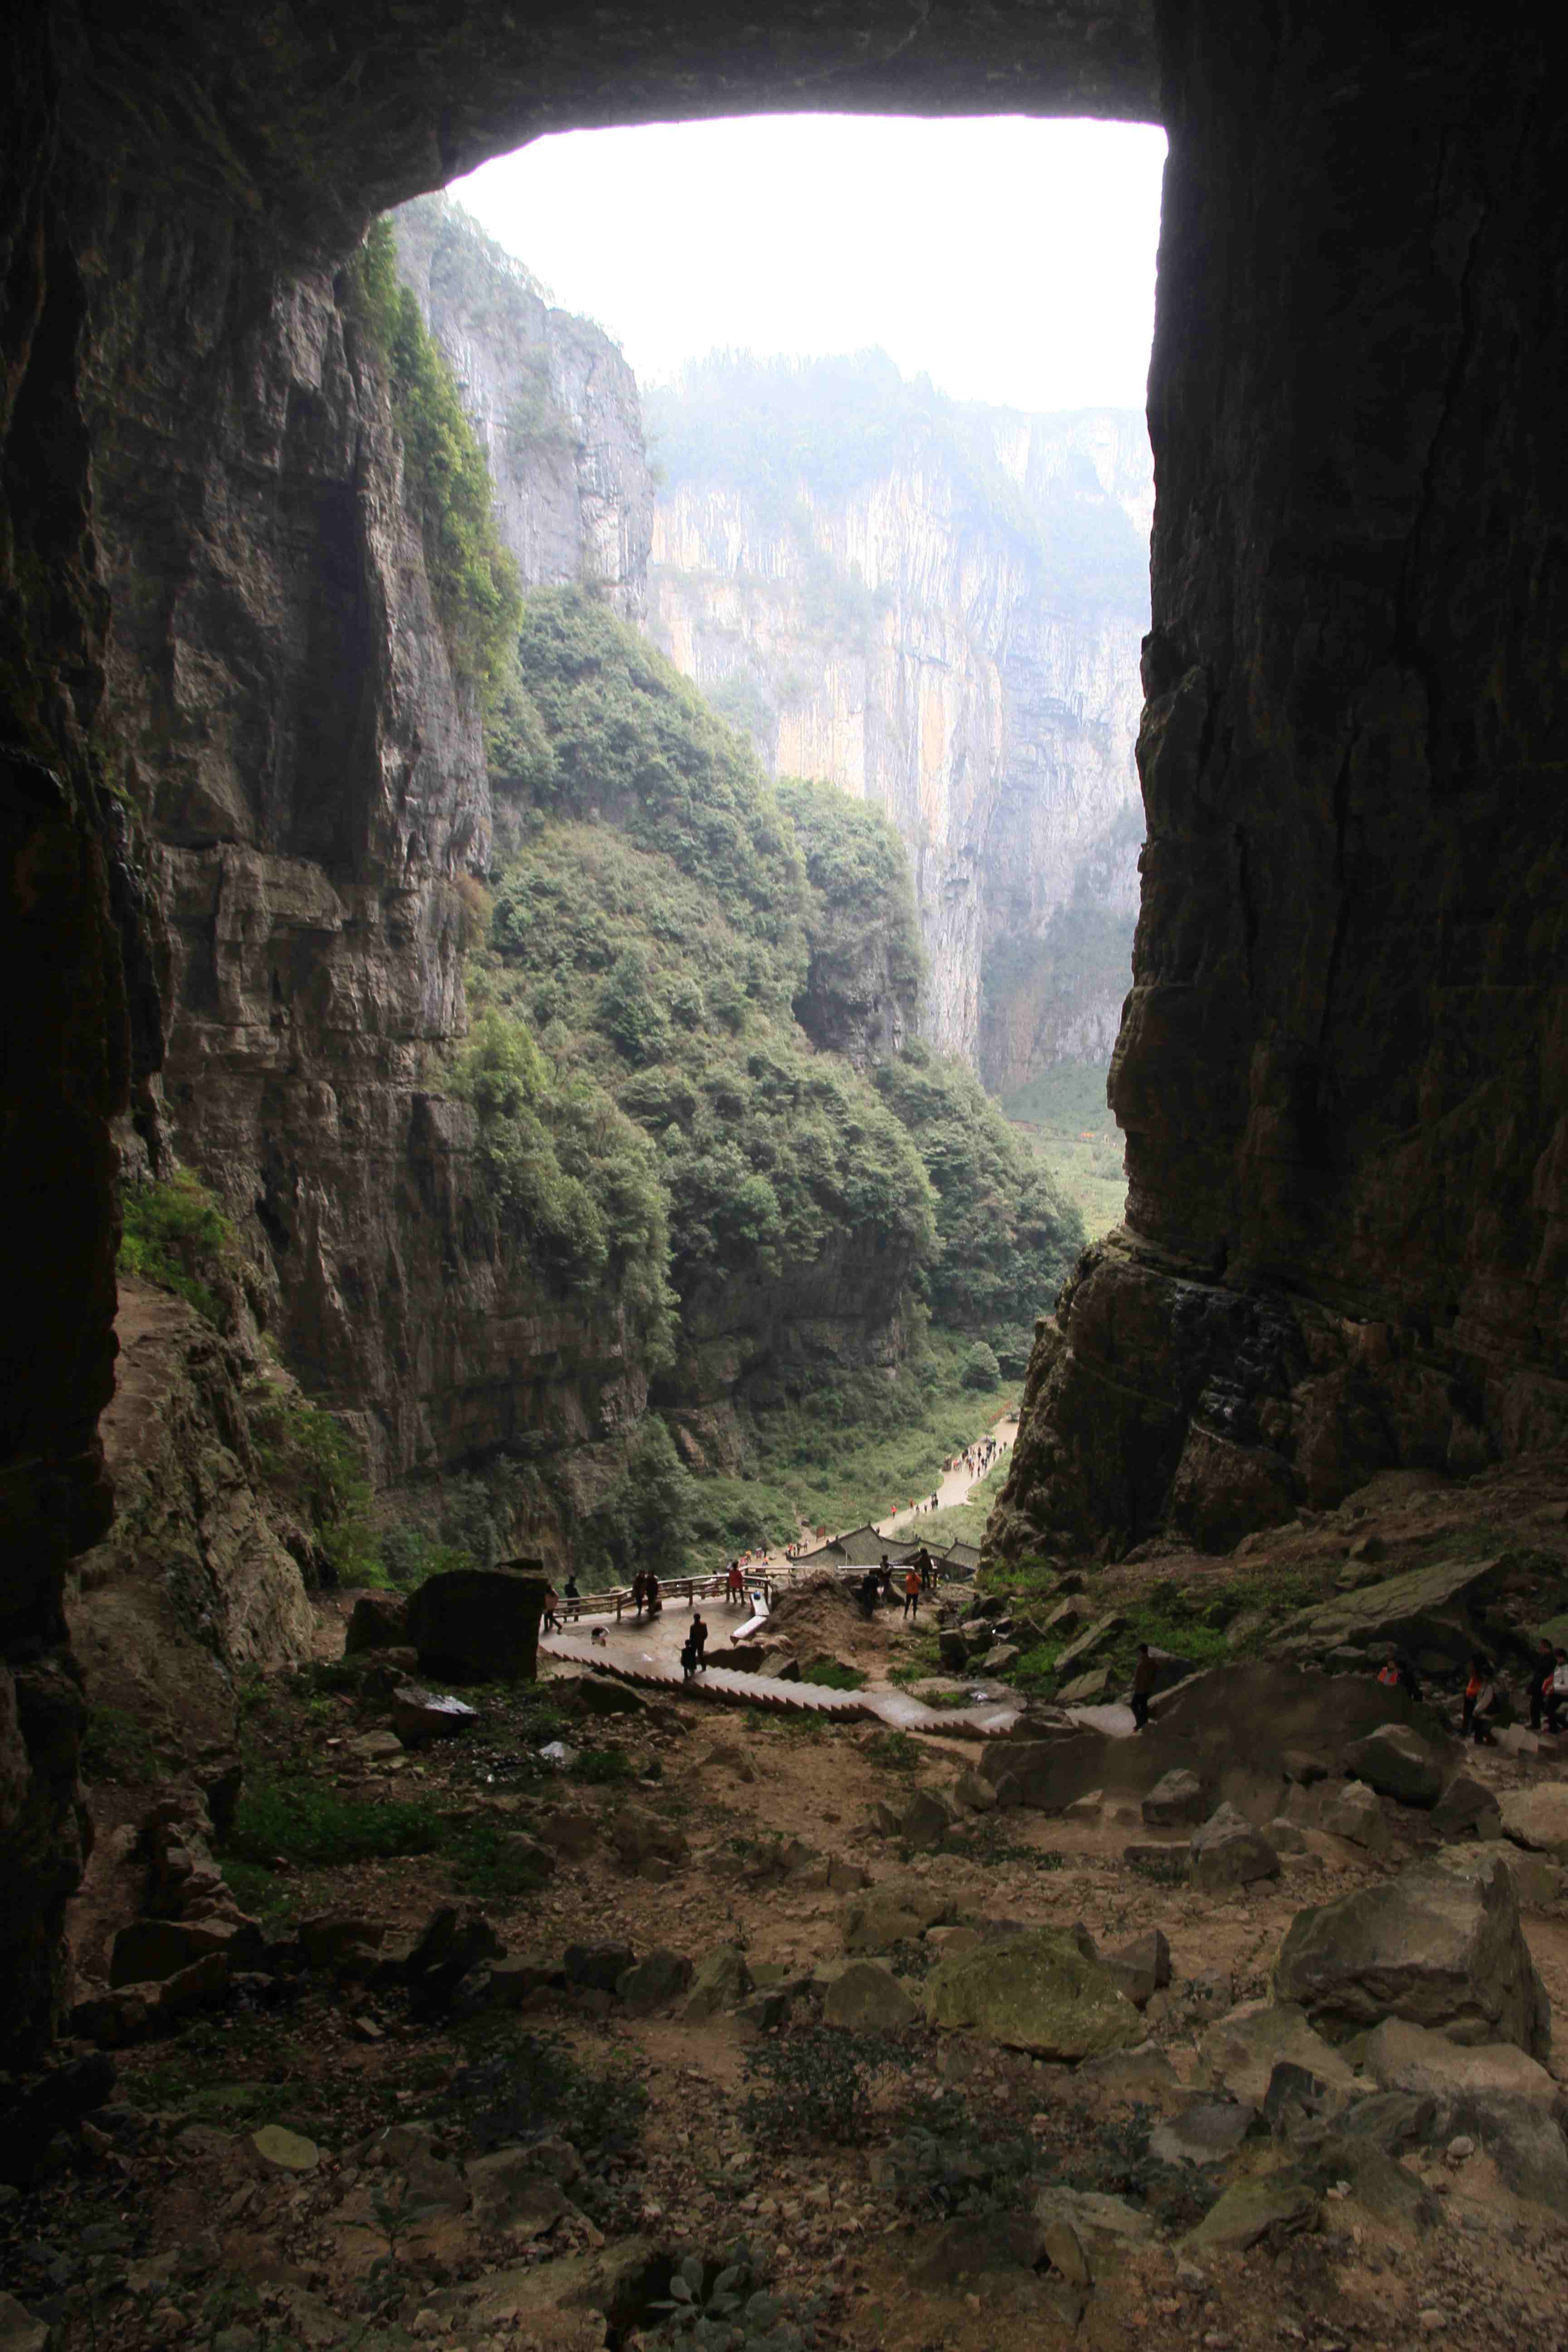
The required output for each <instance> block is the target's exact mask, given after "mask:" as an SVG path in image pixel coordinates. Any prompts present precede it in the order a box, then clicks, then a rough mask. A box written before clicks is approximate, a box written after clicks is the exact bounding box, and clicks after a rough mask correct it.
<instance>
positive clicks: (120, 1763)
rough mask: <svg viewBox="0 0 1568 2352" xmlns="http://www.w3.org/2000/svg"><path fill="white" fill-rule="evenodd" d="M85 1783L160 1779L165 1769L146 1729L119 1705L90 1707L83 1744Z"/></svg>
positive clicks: (82, 1756)
mask: <svg viewBox="0 0 1568 2352" xmlns="http://www.w3.org/2000/svg"><path fill="white" fill-rule="evenodd" d="M81 1771H82V1778H83V1779H84V1780H89V1781H95V1782H98V1783H100V1784H101V1783H102V1782H104V1781H106V1780H132V1781H135V1780H162V1779H163V1766H162V1765H161V1764H160V1763H159V1761H158V1756H157V1751H156V1749H155V1748H153V1742H152V1739H151V1738H150V1736H149V1734H148V1732H147V1730H146V1728H145V1727H144V1726H143V1725H142V1724H140V1723H138V1722H137V1720H136V1717H134V1716H133V1715H128V1714H127V1713H126V1711H125V1709H124V1708H123V1707H120V1706H89V1708H88V1711H87V1729H86V1731H85V1733H84V1734H83V1737H82V1743H81Z"/></svg>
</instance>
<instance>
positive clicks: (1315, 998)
mask: <svg viewBox="0 0 1568 2352" xmlns="http://www.w3.org/2000/svg"><path fill="white" fill-rule="evenodd" d="M1405 13H1406V18H1407V21H1406V22H1405V23H1403V24H1401V25H1399V26H1394V25H1392V24H1388V23H1385V22H1384V20H1382V19H1375V20H1374V19H1369V18H1368V16H1366V14H1365V12H1364V11H1362V10H1360V9H1355V10H1352V9H1348V8H1339V9H1331V10H1328V11H1322V10H1319V11H1315V12H1313V14H1312V15H1311V16H1310V19H1309V18H1300V19H1298V18H1296V17H1295V16H1292V15H1291V14H1289V12H1286V11H1284V10H1279V9H1276V10H1262V11H1258V12H1253V13H1250V14H1247V15H1246V16H1238V15H1237V12H1235V11H1233V10H1231V9H1230V8H1228V7H1226V6H1224V5H1217V0H1208V5H1204V6H1199V7H1195V8H1192V9H1188V10H1184V11H1181V12H1175V11H1172V12H1171V13H1170V15H1169V16H1168V18H1167V37H1166V58H1165V89H1166V116H1167V121H1168V125H1169V130H1170V136H1171V157H1170V162H1169V164H1168V167H1167V174H1166V185H1165V199H1164V218H1163V235H1162V243H1161V252H1160V278H1159V314H1158V325H1157V330H1156V336H1155V346H1154V354H1153V362H1152V373H1151V379H1150V403H1149V415H1150V428H1151V434H1152V441H1153V446H1154V454H1155V466H1156V481H1157V489H1158V511H1157V514H1156V520H1155V531H1154V541H1153V629H1152V635H1151V636H1150V638H1149V640H1148V642H1147V645H1146V647H1145V658H1144V684H1145V691H1146V694H1147V697H1148V701H1147V706H1146V709H1145V715H1144V721H1143V729H1142V741H1141V745H1140V768H1141V772H1142V782H1143V789H1144V797H1145V802H1146V804H1147V813H1148V846H1147V848H1146V850H1145V852H1144V855H1143V862H1142V874H1143V881H1142V914H1141V919H1140V922H1139V927H1138V935H1137V945H1136V950H1135V954H1134V966H1133V988H1132V992H1131V996H1130V998H1129V1000H1128V1004H1127V1008H1126V1013H1125V1017H1124V1021H1123V1025H1122V1031H1121V1040H1120V1044H1119V1045H1118V1048H1117V1054H1116V1059H1115V1064H1114V1068H1113V1072H1112V1077H1111V1086H1110V1093H1111V1100H1112V1104H1113V1107H1114V1108H1115V1110H1116V1113H1117V1117H1118V1118H1119V1120H1120V1121H1121V1125H1122V1127H1123V1129H1125V1131H1126V1134H1127V1141H1128V1155H1127V1156H1128V1173H1129V1186H1130V1196H1129V1203H1128V1220H1127V1228H1126V1232H1125V1234H1124V1235H1123V1236H1122V1238H1121V1239H1120V1240H1118V1241H1115V1242H1113V1243H1111V1244H1109V1245H1108V1246H1106V1247H1105V1248H1104V1249H1103V1250H1101V1251H1100V1252H1099V1253H1097V1254H1096V1255H1095V1256H1094V1257H1093V1258H1092V1260H1091V1261H1090V1262H1089V1265H1087V1266H1086V1267H1085V1268H1084V1269H1082V1270H1080V1276H1079V1280H1078V1281H1077V1283H1076V1285H1075V1286H1074V1287H1073V1289H1072V1291H1071V1293H1070V1295H1069V1296H1068V1297H1067V1298H1066V1299H1065V1300H1064V1305H1063V1311H1062V1312H1061V1314H1060V1316H1059V1317H1058V1320H1057V1322H1056V1324H1055V1325H1054V1326H1053V1327H1052V1328H1050V1329H1049V1330H1048V1331H1047V1335H1046V1338H1045V1339H1044V1341H1043V1343H1042V1347H1041V1349H1040V1351H1039V1354H1038V1356H1037V1363H1036V1366H1035V1369H1034V1374H1033V1390H1034V1397H1033V1402H1032V1404H1031V1409H1030V1412H1029V1414H1028V1416H1027V1419H1026V1427H1025V1430H1024V1433H1023V1436H1022V1438H1021V1441H1020V1444H1019V1447H1018V1451H1017V1455H1016V1465H1015V1469H1014V1472H1013V1476H1012V1479H1011V1482H1010V1486H1009V1488H1008V1491H1007V1495H1006V1496H1005V1501H1004V1506H1003V1509H1002V1511H1001V1513H1000V1515H999V1517H998V1520H997V1522H996V1525H995V1527H994V1530H993V1533H994V1539H995V1540H996V1541H998V1542H999V1543H1000V1544H1002V1545H1003V1546H1004V1547H1005V1548H1006V1549H1013V1550H1016V1549H1026V1548H1030V1547H1032V1546H1034V1545H1037V1544H1038V1543H1039V1542H1040V1541H1041V1540H1042V1539H1044V1540H1045V1541H1046V1542H1047V1545H1050V1544H1059V1543H1064V1542H1065V1543H1069V1544H1071V1543H1084V1542H1088V1543H1095V1544H1099V1543H1102V1542H1105V1541H1106V1540H1107V1539H1109V1541H1110V1544H1111V1547H1112V1548H1115V1547H1117V1546H1118V1545H1120V1544H1123V1543H1125V1542H1127V1541H1130V1540H1132V1539H1135V1538H1137V1537H1138V1536H1139V1535H1141V1534H1143V1533H1146V1532H1147V1531H1148V1530H1149V1528H1151V1527H1152V1526H1154V1525H1156V1524H1158V1523H1159V1522H1160V1521H1161V1520H1162V1519H1163V1518H1164V1517H1166V1515H1167V1514H1170V1515H1171V1516H1173V1517H1174V1519H1175V1520H1176V1522H1177V1524H1178V1525H1180V1526H1182V1527H1184V1528H1187V1529H1189V1530H1190V1531H1192V1532H1194V1533H1195V1534H1197V1535H1198V1536H1199V1538H1201V1539H1202V1540H1204V1541H1205V1542H1209V1543H1212V1544H1213V1545H1215V1547H1224V1546H1226V1545H1227V1544H1228V1543H1229V1542H1231V1541H1233V1540H1234V1538H1235V1537H1236V1536H1237V1535H1238V1534H1240V1533H1241V1532H1243V1531H1244V1530H1245V1528H1247V1527H1248V1526H1253V1525H1257V1524H1258V1522H1259V1520H1260V1519H1270V1518H1273V1519H1279V1518H1286V1517H1290V1516H1291V1515H1292V1513H1293V1512H1294V1510H1295V1509H1296V1508H1297V1507H1299V1506H1300V1504H1301V1503H1303V1502H1304V1503H1307V1504H1308V1505H1313V1506H1321V1505H1323V1504H1326V1503H1331V1502H1333V1501H1336V1500H1338V1499H1339V1497H1340V1496H1342V1495H1343V1494H1344V1493H1345V1492H1347V1491H1349V1490H1350V1489H1351V1488H1352V1487H1353V1486H1355V1485H1357V1484H1358V1483H1360V1482H1361V1481H1362V1480H1363V1479H1364V1478H1365V1477H1366V1476H1367V1475H1369V1474H1370V1473H1371V1472H1372V1471H1373V1470H1374V1469H1376V1468H1378V1467H1381V1466H1383V1465H1387V1464H1394V1463H1405V1464H1413V1465H1414V1464H1420V1465H1433V1466H1436V1467H1438V1468H1447V1469H1448V1470H1450V1471H1453V1472H1455V1473H1458V1474H1461V1475H1462V1474H1464V1473H1465V1472H1468V1471H1469V1470H1473V1469H1475V1468H1477V1467H1479V1465H1481V1464H1482V1463H1484V1462H1485V1461H1486V1460H1487V1459H1489V1457H1492V1456H1495V1455H1498V1454H1510V1453H1513V1452H1516V1451H1518V1450H1521V1449H1523V1448H1528V1447H1531V1446H1534V1445H1541V1444H1554V1443H1557V1442H1560V1441H1561V1440H1562V1439H1563V1437H1564V1436H1568V1352H1565V1345H1564V1343H1565V1339H1568V1329H1565V1326H1564V1313H1563V1272H1564V1253H1563V1234H1564V1223H1563V1218H1564V1196H1563V1185H1564V1181H1565V1179H1568V1117H1565V1114H1568V1057H1565V1053H1564V1045H1565V1042H1568V1025H1565V1024H1568V960H1565V956H1564V949H1565V947H1568V804H1565V803H1564V801H1563V791H1562V780H1563V761H1564V755H1565V753H1568V729H1565V719H1568V679H1565V677H1564V672H1563V663H1562V658H1561V648H1562V646H1563V642H1564V637H1565V634H1568V546H1565V538H1564V533H1565V521H1568V495H1565V492H1568V480H1565V460H1564V450H1565V435H1564V425H1565V423H1568V419H1565V417H1564V405H1565V396H1564V386H1565V382H1568V341H1565V332H1564V327H1565V319H1568V303H1565V299H1564V297H1565V293H1568V259H1565V256H1568V240H1565V237H1564V229H1565V227H1568V222H1565V220H1564V210H1565V204H1568V145H1565V131H1564V121H1563V104H1562V97H1561V89H1562V83H1561V76H1560V75H1559V74H1558V73H1557V71H1556V69H1555V68H1556V64H1557V62H1558V59H1557V58H1556V56H1555V55H1554V54H1553V49H1554V48H1555V47H1558V46H1560V45H1557V44H1552V45H1551V46H1549V44H1548V41H1547V38H1546V37H1545V36H1544V34H1542V33H1541V32H1539V31H1536V32H1525V31H1523V30H1522V29H1521V26H1520V25H1519V24H1518V23H1515V22H1513V21H1509V22H1507V23H1505V22H1503V21H1502V20H1498V21H1497V23H1495V24H1494V25H1491V26H1488V25H1485V24H1483V23H1480V22H1478V21H1477V20H1474V19H1473V18H1467V19H1461V18H1459V17H1458V16H1454V17H1449V18H1447V19H1434V20H1433V21H1432V22H1431V23H1429V24H1428V25H1426V26H1419V25H1415V24H1414V22H1413V20H1409V12H1405Z"/></svg>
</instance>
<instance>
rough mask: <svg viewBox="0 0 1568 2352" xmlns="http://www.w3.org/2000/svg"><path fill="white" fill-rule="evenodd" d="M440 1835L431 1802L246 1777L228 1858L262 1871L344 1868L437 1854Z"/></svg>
mask: <svg viewBox="0 0 1568 2352" xmlns="http://www.w3.org/2000/svg"><path fill="white" fill-rule="evenodd" d="M445 1832H446V1816H445V1815H444V1813H443V1812H442V1810H441V1808H440V1807H439V1806H438V1805H437V1804H436V1803H434V1802H433V1801H431V1800H430V1799H429V1798H425V1797H416V1798H411V1799H409V1800H408V1801H405V1802H400V1803H396V1804H387V1803H384V1802H382V1801H374V1802H371V1801H365V1800H364V1799H363V1798H355V1797H344V1796H341V1795H340V1794H339V1793H338V1791H337V1790H335V1789H326V1788H322V1787H321V1784H320V1783H319V1782H317V1781H314V1780H307V1779H305V1778H303V1777H302V1776H300V1777H297V1778H289V1779H288V1780H278V1779H272V1778H268V1777H265V1776H257V1777H255V1778H251V1777H249V1776H247V1780H246V1784H245V1788H244V1791H243V1793H242V1795H241V1797H240V1800H239V1803H238V1806H237V1809H236V1811H235V1816H234V1820H233V1822H231V1823H230V1825H229V1832H228V1837H227V1840H226V1850H227V1852H228V1853H231V1854H233V1855H234V1856H235V1858H236V1859H237V1861H240V1862H247V1863H251V1864H257V1865H259V1866H261V1867H262V1868H270V1866H271V1865H272V1864H273V1863H274V1862H275V1861H278V1860H282V1861H285V1862H289V1863H299V1864H304V1865H305V1866H307V1867H309V1868H313V1869H325V1868H329V1867H339V1868H341V1867H342V1866H343V1865H344V1864H350V1863H357V1862H378V1861H385V1860H388V1859H390V1858H391V1857H392V1856H394V1855H398V1854H415V1853H435V1852H436V1851H437V1848H438V1847H439V1846H440V1844H441V1843H442V1840H443V1836H444V1834H445Z"/></svg>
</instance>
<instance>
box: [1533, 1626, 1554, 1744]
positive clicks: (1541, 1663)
mask: <svg viewBox="0 0 1568 2352" xmlns="http://www.w3.org/2000/svg"><path fill="white" fill-rule="evenodd" d="M1556 1664H1557V1660H1556V1658H1555V1656H1554V1655H1553V1654H1552V1644H1551V1643H1550V1642H1539V1643H1537V1644H1536V1649H1535V1660H1534V1663H1533V1664H1532V1665H1531V1669H1530V1727H1531V1731H1539V1730H1540V1728H1541V1718H1542V1716H1543V1715H1544V1714H1545V1712H1546V1700H1547V1695H1548V1693H1549V1692H1550V1691H1551V1688H1552V1674H1553V1672H1554V1670H1555V1668H1556Z"/></svg>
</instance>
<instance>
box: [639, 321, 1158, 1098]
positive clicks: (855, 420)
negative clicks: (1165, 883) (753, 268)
mask: <svg viewBox="0 0 1568 2352" xmlns="http://www.w3.org/2000/svg"><path fill="white" fill-rule="evenodd" d="M650 415H651V416H652V418H653V421H654V425H655V428H656V432H657V436H658V447H659V450H660V453H661V456H662V457H663V459H664V461H665V462H666V463H667V464H668V469H669V477H670V479H669V488H668V491H667V492H666V493H665V494H664V495H663V496H662V497H661V499H660V501H659V506H658V514H657V517H656V521H655V536H654V563H653V571H652V574H651V590H650V594H651V604H652V612H651V623H650V625H651V629H652V634H653V635H654V637H655V639H656V641H657V642H658V643H659V644H660V645H661V646H663V647H664V648H665V650H666V651H667V652H668V653H669V654H670V656H672V658H673V659H674V660H675V662H676V663H677V665H678V667H680V668H681V669H683V670H684V671H686V673H687V675H688V676H689V677H694V678H696V680H697V681H698V683H699V684H700V686H702V688H704V690H705V691H706V692H708V693H709V694H710V696H711V697H712V698H713V699H714V700H715V701H716V703H717V705H718V707H719V708H720V709H721V710H723V712H724V714H725V716H726V717H728V718H730V719H731V720H732V721H733V722H734V723H735V724H737V725H740V726H743V727H745V728H746V729H747V730H748V731H749V732H750V733H751V734H752V738H753V740H755V741H756V743H757V745H758V747H759V749H760V751H762V753H763V758H764V760H765V761H766V762H767V764H768V765H769V767H770V768H771V770H772V771H773V772H774V773H775V774H782V775H788V774H797V775H807V776H822V777H827V778H829V779H831V780H832V781H833V782H836V783H837V784H839V785H841V786H842V787H843V788H844V789H845V790H846V791H847V792H850V793H854V794H856V795H857V796H858V797H860V798H864V799H868V800H870V801H872V802H874V803H877V804H878V805H879V806H880V807H882V808H883V809H884V810H885V811H886V812H887V814H889V816H890V817H891V818H892V820H893V822H894V823H895V824H896V825H897V826H898V828H899V831H900V834H901V835H902V836H903V838H904V841H905V844H906V845H907V847H908V849H909V852H910V861H911V864H912V866H913V867H914V872H915V883H916V892H917V898H918V903H919V908H920V916H921V930H922V934H923V937H924V940H925V945H926V950H927V954H928V958H929V962H930V982H929V986H928V990H927V996H926V1010H925V1014H924V1027H925V1030H926V1034H928V1035H930V1037H931V1040H932V1042H933V1043H934V1044H936V1045H938V1047H939V1048H940V1049H941V1050H942V1051H943V1052H952V1053H959V1054H962V1055H964V1056H965V1057H967V1058H968V1059H970V1060H971V1061H973V1062H974V1063H975V1064H976V1065H977V1066H979V1067H980V1068H981V1069H982V1070H983V1072H984V1075H985V1076H986V1078H987V1081H988V1082H989V1083H990V1084H992V1085H993V1086H994V1087H1002V1088H1005V1087H1014V1086H1018V1085H1021V1084H1022V1083H1023V1082H1024V1081H1025V1080H1026V1078H1027V1077H1028V1076H1030V1075H1031V1074H1032V1073H1033V1072H1034V1071H1035V1070H1037V1069H1039V1068H1042V1067H1044V1066H1047V1065H1048V1064H1049V1063H1052V1062H1055V1061H1058V1060H1064V1059H1065V1060H1080V1059H1081V1060H1092V1059H1097V1058H1098V1059H1102V1060H1103V1059H1104V1058H1106V1057H1108V1056H1109V1054H1110V1045H1111V1044H1112V1042H1113V1040H1114V1037H1115V1033H1116V1025H1117V1023H1118V1020H1119V1018H1120V1013H1121V1000H1122V997H1123V996H1124V994H1125V992H1126V985H1127V957H1128V946H1129V942H1130V940H1131V929H1132V918H1133V914H1134V910H1135V908H1136V903H1137V879H1136V857H1137V849H1138V844H1139V842H1140V840H1141V838H1142V822H1141V817H1140V813H1139V809H1138V803H1137V791H1136V781H1135V776H1134V772H1133V764H1132V746H1133V740H1134V737H1135V735H1136V732H1137V726H1138V712H1139V708H1140V702H1141V694H1140V688H1139V685H1138V675H1137V660H1138V644H1139V639H1140V636H1141V635H1142V629H1143V626H1144V616H1145V614H1146V611H1147V553H1146V551H1147V534H1148V528H1149V520H1150V516H1151V512H1152V479H1151V476H1150V471H1149V453H1148V446H1147V441H1146V437H1145V436H1144V433H1143V427H1142V420H1141V419H1140V418H1138V417H1137V416H1135V415H1123V414H1121V413H1120V412H1100V413H1088V414H1085V415H1073V416H1055V417H1042V416H1024V415H1016V414H1013V413H1010V412H1007V411H1004V410H996V409H985V408H978V407H958V406H955V405H954V404H951V403H948V402H945V401H942V400H941V399H940V398H938V397H937V396H936V395H935V394H932V393H931V390H930V387H929V386H925V385H922V386H918V387H916V386H909V385H905V384H903V383H901V382H900V378H899V376H898V373H897V371H896V370H895V369H894V368H893V367H892V365H891V363H890V362H888V361H886V360H885V359H882V358H881V357H880V356H879V355H875V354H873V355H869V356H868V357H866V358H864V359H861V360H858V361H840V362H822V363H818V364H816V365H815V366H812V367H808V368H805V369H802V370H796V371H787V370H784V369H783V368H774V369H768V368H761V367H758V366H757V365H756V364H755V363H753V362H708V363H707V364H706V365H705V366H704V367H702V368H700V369H697V370H694V371H692V372H691V373H690V374H689V376H688V378H687V380H686V382H685V383H684V384H683V386H682V388H681V390H680V392H679V393H678V394H668V393H659V394H653V395H650Z"/></svg>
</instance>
